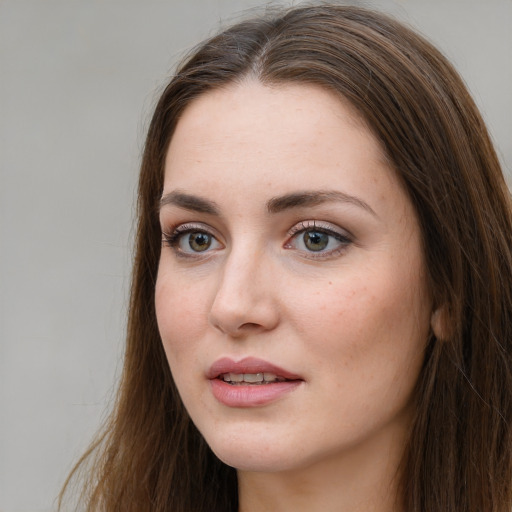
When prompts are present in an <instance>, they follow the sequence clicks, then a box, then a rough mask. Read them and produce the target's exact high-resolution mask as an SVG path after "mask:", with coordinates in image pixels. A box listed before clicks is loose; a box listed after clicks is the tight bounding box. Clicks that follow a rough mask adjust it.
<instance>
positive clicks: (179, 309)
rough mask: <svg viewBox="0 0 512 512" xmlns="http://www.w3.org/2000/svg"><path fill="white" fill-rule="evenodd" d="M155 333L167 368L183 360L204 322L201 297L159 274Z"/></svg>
mask: <svg viewBox="0 0 512 512" xmlns="http://www.w3.org/2000/svg"><path fill="white" fill-rule="evenodd" d="M155 309H156V317H157V323H158V330H159V331H160V337H161V338H162V342H163V345H164V349H165V352H166V355H167V359H168V361H169V363H170V364H171V369H172V367H173V366H174V364H173V363H175V362H179V361H180V360H181V359H182V358H184V357H186V356H187V354H188V353H189V352H190V350H191V349H193V347H194V344H195V343H194V342H195V341H198V340H199V339H200V338H201V335H202V334H203V333H204V329H205V325H206V322H207V313H206V305H205V300H204V297H202V295H201V294H198V293H196V291H195V289H194V288H192V287H190V286H187V283H186V282H181V280H180V279H176V278H175V277H174V278H173V279H170V277H169V276H168V275H166V274H163V273H159V275H158V278H157V282H156V287H155Z"/></svg>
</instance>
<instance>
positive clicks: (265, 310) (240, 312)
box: [210, 237, 278, 336]
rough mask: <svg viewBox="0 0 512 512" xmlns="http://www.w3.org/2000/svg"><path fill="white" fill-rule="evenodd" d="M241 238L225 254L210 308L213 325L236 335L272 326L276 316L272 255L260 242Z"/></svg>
mask: <svg viewBox="0 0 512 512" xmlns="http://www.w3.org/2000/svg"><path fill="white" fill-rule="evenodd" d="M244 238H246V240H245V241H244V240H240V242H239V243H238V244H234V245H233V247H232V248H231V251H230V252H229V254H228V255H227V256H226V259H225V262H224V264H223V267H222V270H221V271H220V272H219V281H218V284H217V290H216V293H215V296H214V299H213V303H212V306H211V311H210V322H211V323H212V324H213V325H214V326H215V327H216V328H218V329H220V330H221V331H223V332H225V333H229V334H232V335H236V336H239V335H242V334H243V333H244V332H246V331H248V330H251V331H254V329H255V328H258V329H261V330H267V329H271V328H273V327H274V326H275V324H276V322H277V315H278V312H277V305H276V301H275V293H274V290H273V285H272V274H273V272H272V266H273V265H272V261H271V256H270V255H269V254H268V251H266V250H265V248H264V247H262V245H261V244H258V243H256V241H255V240H252V241H249V240H247V238H248V237H244Z"/></svg>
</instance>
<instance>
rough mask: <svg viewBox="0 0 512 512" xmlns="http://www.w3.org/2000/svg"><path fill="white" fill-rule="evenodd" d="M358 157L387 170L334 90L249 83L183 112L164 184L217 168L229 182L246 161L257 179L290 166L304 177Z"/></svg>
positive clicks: (215, 94)
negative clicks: (227, 173) (228, 174)
mask: <svg viewBox="0 0 512 512" xmlns="http://www.w3.org/2000/svg"><path fill="white" fill-rule="evenodd" d="M342 147H343V148H344V149H342V150H341V151H340V148H342ZM347 148H350V151H347ZM356 155H364V157H365V159H366V160H367V161H371V163H372V165H373V166H374V167H383V166H385V167H387V164H386V158H385V156H384V152H383V150H382V147H381V145H380V144H379V142H378V141H377V139H376V138H375V137H374V136H373V135H372V133H371V131H370V130H369V129H368V128H367V126H366V123H365V122H364V120H363V119H362V118H361V117H360V115H359V114H358V113H357V112H356V111H355V109H354V108H353V107H352V106H351V105H350V104H349V103H348V102H347V101H345V100H344V99H343V98H341V97H340V96H339V95H337V94H335V93H334V92H331V91H328V90H326V89H324V88H321V87H319V86H314V85H307V84H285V85H279V86H272V87H269V86H266V85H262V84H260V83H259V82H257V81H251V80H247V81H245V82H244V83H242V84H233V85H230V86H228V87H224V88H221V89H217V90H213V91H210V92H208V93H206V94H203V95H202V96H200V97H199V98H197V99H196V100H194V101H193V102H192V103H191V104H190V105H189V106H188V107H187V108H186V109H185V111H184V113H183V115H182V117H181V118H180V120H179V122H178V124H177V127H176V130H175V132H174V134H173V137H172V139H171V143H170V146H169V149H168V153H167V158H166V181H168V180H169V179H171V178H176V177H177V176H178V174H179V175H180V177H181V178H183V177H184V171H185V169H186V170H187V171H188V175H189V177H191V178H192V170H194V169H197V168H198V167H203V172H204V175H203V177H204V178H205V179H207V177H208V175H209V174H211V173H213V170H214V169H216V168H218V167H220V168H229V169H230V170H231V173H232V176H231V177H232V178H233V179H234V178H235V177H236V176H237V175H238V174H239V173H238V172H237V170H240V168H242V167H243V168H244V170H245V168H246V167H247V166H250V167H251V169H252V170H253V172H254V173H259V174H260V177H264V176H266V177H271V175H273V176H274V177H276V176H277V175H278V174H279V173H280V172H279V171H283V168H284V167H287V168H293V169H294V174H295V177H296V178H299V177H303V178H304V177H306V176H305V175H304V173H301V171H303V170H309V169H310V167H311V166H313V167H314V168H315V169H316V172H318V171H319V170H320V169H322V168H326V167H327V168H330V169H332V168H333V165H334V166H335V167H336V165H337V164H339V165H341V166H344V167H347V166H349V167H350V166H356V161H355V160H356V159H354V158H351V157H353V156H356ZM341 156H342V157H343V158H342V159H341V160H343V161H341V160H340V157H341ZM336 159H338V162H336V161H335V160H336ZM306 174H307V173H306Z"/></svg>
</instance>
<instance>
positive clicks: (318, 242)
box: [302, 231, 329, 252]
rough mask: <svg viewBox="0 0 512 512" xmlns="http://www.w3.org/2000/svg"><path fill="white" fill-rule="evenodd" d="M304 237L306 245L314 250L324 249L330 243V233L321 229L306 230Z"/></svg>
mask: <svg viewBox="0 0 512 512" xmlns="http://www.w3.org/2000/svg"><path fill="white" fill-rule="evenodd" d="M302 239H303V241H304V246H305V247H306V248H307V249H308V250H310V251H314V252H318V251H323V250H324V249H326V247H327V246H328V245H329V235H327V234H326V233H322V232H320V231H306V232H304V235H303V237H302Z"/></svg>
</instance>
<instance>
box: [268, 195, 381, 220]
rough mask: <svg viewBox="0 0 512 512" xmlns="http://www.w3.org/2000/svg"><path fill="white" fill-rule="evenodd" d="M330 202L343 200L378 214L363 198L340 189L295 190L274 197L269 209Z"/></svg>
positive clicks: (284, 208) (270, 211)
mask: <svg viewBox="0 0 512 512" xmlns="http://www.w3.org/2000/svg"><path fill="white" fill-rule="evenodd" d="M329 202H342V203H349V204H353V205H354V206H357V207H359V208H362V209H363V210H366V211H367V212H368V213H371V214H372V215H373V216H374V217H377V214H376V213H375V211H374V210H373V208H372V207H371V206H370V205H369V204H368V203H365V202H364V201H363V200H362V199H359V198H358V197H356V196H352V195H350V194H345V193H344V192H339V191H338V190H313V191H308V190H306V191H301V192H294V193H292V194H286V195H284V196H280V197H274V198H272V199H270V201H268V203H267V210H268V212H269V213H279V212H282V211H284V210H288V209H290V208H301V207H307V206H318V205H320V204H323V203H329Z"/></svg>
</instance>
